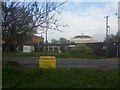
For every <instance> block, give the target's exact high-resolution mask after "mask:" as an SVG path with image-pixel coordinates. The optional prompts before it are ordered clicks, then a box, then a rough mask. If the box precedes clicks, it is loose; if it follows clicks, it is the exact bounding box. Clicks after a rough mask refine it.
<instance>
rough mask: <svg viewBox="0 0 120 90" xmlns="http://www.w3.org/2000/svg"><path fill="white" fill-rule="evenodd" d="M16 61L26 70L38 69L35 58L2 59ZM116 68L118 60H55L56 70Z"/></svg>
mask: <svg viewBox="0 0 120 90" xmlns="http://www.w3.org/2000/svg"><path fill="white" fill-rule="evenodd" d="M7 59H9V60H12V61H17V62H19V63H20V64H22V65H24V66H25V67H28V68H34V67H38V64H37V62H38V60H39V58H37V57H13V58H3V60H7ZM63 67H66V68H80V67H87V68H116V69H117V68H118V58H110V59H77V58H57V68H63Z"/></svg>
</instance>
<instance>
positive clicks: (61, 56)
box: [3, 52, 100, 59]
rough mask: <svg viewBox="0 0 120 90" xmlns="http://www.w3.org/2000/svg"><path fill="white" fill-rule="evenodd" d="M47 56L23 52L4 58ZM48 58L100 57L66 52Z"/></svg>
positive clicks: (52, 53) (55, 53)
mask: <svg viewBox="0 0 120 90" xmlns="http://www.w3.org/2000/svg"><path fill="white" fill-rule="evenodd" d="M43 55H45V53H44V52H31V53H22V52H19V53H18V52H16V53H11V52H9V53H3V57H39V56H43ZM46 55H48V56H55V57H56V58H89V59H92V58H96V59H99V58H100V57H99V56H95V55H91V54H77V53H76V54H75V53H70V52H64V53H57V52H47V54H46Z"/></svg>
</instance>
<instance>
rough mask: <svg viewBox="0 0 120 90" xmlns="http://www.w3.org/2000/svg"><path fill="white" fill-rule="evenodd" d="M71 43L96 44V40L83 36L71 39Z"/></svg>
mask: <svg viewBox="0 0 120 90" xmlns="http://www.w3.org/2000/svg"><path fill="white" fill-rule="evenodd" d="M71 42H73V43H93V42H95V40H94V38H92V37H90V36H88V35H81V36H75V37H73V38H71Z"/></svg>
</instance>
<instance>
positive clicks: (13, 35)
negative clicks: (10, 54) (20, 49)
mask: <svg viewBox="0 0 120 90" xmlns="http://www.w3.org/2000/svg"><path fill="white" fill-rule="evenodd" d="M64 4H65V2H52V1H51V0H46V1H45V2H35V1H33V2H2V34H3V40H4V41H5V42H6V43H7V44H8V46H9V44H12V45H13V44H14V45H16V46H18V45H21V44H23V43H24V42H26V41H27V40H28V39H30V37H31V35H33V34H35V33H39V32H40V33H45V32H46V35H47V30H48V29H53V30H57V31H61V30H60V29H59V27H60V26H63V27H64V26H66V25H62V24H61V23H62V22H61V18H58V17H59V16H58V15H60V13H61V12H62V8H63V5H64Z"/></svg>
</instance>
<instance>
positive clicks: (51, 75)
mask: <svg viewBox="0 0 120 90" xmlns="http://www.w3.org/2000/svg"><path fill="white" fill-rule="evenodd" d="M2 75H3V80H2V81H3V83H2V84H3V88H117V85H118V76H117V75H118V72H117V70H115V69H87V68H78V69H75V68H57V69H38V68H29V69H27V68H20V67H16V66H11V65H3V73H2Z"/></svg>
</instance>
